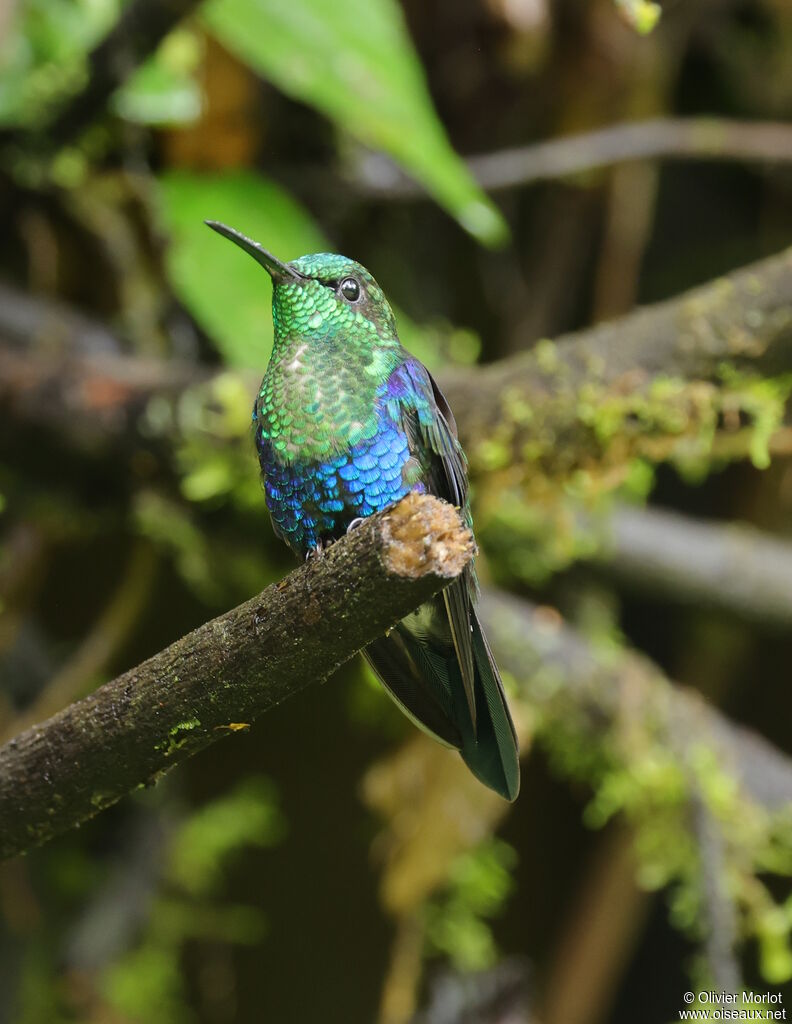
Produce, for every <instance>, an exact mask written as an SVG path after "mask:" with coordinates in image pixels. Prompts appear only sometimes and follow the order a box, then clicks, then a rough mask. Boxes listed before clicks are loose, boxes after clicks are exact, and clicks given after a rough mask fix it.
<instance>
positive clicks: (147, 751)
mask: <svg viewBox="0 0 792 1024" xmlns="http://www.w3.org/2000/svg"><path fill="white" fill-rule="evenodd" d="M474 548H475V546H474V542H473V537H472V534H471V533H470V530H469V529H468V528H467V527H466V526H465V525H464V524H463V523H462V520H461V519H460V517H459V515H458V513H457V512H456V510H455V509H453V508H452V507H451V506H450V505H448V504H446V503H445V502H442V501H440V500H439V499H437V498H433V497H431V496H425V495H410V496H408V497H407V498H405V499H404V500H403V501H402V502H400V503H399V504H398V505H396V506H395V507H394V508H393V509H391V510H389V511H388V512H385V513H383V514H382V515H378V516H373V517H371V518H369V519H367V520H365V521H364V523H363V524H362V525H361V526H360V527H359V529H357V530H354V531H353V532H352V533H351V534H349V535H348V536H346V537H344V538H342V539H341V540H340V541H338V543H337V544H334V545H333V546H332V547H331V548H329V549H328V550H327V551H326V552H325V553H324V555H323V556H322V557H321V558H318V559H315V560H312V561H310V562H308V563H307V564H305V565H303V566H301V567H300V568H299V569H296V570H295V571H294V572H293V573H291V574H290V575H289V576H287V577H286V578H285V579H284V580H282V581H281V582H280V583H278V584H274V585H272V586H270V587H268V588H267V589H266V590H264V591H263V592H262V593H261V594H259V596H258V597H255V598H253V599H252V600H250V601H248V602H247V603H245V604H243V605H240V606H239V607H238V608H235V609H233V610H232V611H230V612H226V614H225V615H221V616H220V617H219V618H217V619H214V620H213V621H211V622H207V623H206V624H205V625H203V626H200V627H199V628H198V629H196V630H195V631H194V632H192V633H189V634H188V635H187V636H185V637H184V638H182V639H181V640H178V641H177V642H176V643H174V644H172V645H171V646H170V647H168V648H167V649H166V650H164V651H162V652H160V653H159V654H156V655H154V657H153V658H150V659H149V660H148V661H146V662H144V663H143V664H142V665H139V666H138V667H137V668H133V669H131V670H130V671H129V672H126V673H124V675H122V676H119V677H118V678H117V679H114V680H113V681H112V682H109V683H107V684H106V685H105V686H102V687H101V688H100V689H98V690H97V691H96V692H95V693H93V694H91V695H90V696H89V697H87V698H85V699H84V700H81V701H79V702H77V703H75V704H71V705H70V706H69V707H67V708H66V709H64V710H63V711H61V712H60V713H58V714H57V715H55V716H54V717H52V718H50V719H49V720H48V721H46V722H44V723H43V724H41V725H37V726H33V727H32V728H31V729H28V730H27V731H26V732H23V733H22V734H21V735H20V736H18V737H16V738H15V739H12V740H10V741H9V742H8V743H7V744H6V745H5V746H3V747H2V748H0V857H10V856H13V855H14V854H16V853H20V852H22V851H24V850H26V849H28V848H30V847H32V846H36V845H38V844H40V843H43V842H45V841H46V840H48V839H51V838H52V837H53V836H55V835H58V834H59V833H61V832H63V831H65V830H66V829H69V828H72V827H74V826H75V825H78V824H79V823H80V822H82V821H85V820H86V819H87V818H90V817H92V816H93V815H94V814H96V813H97V812H98V811H100V810H102V809H103V808H105V807H108V806H110V805H111V804H113V803H115V802H116V801H117V800H118V799H119V798H120V797H122V796H123V795H124V794H125V793H128V792H129V791H130V790H132V789H134V788H136V787H139V786H145V785H147V784H149V783H150V782H152V781H154V780H156V779H157V778H158V776H160V775H161V774H162V773H163V772H165V771H167V770H168V769H169V768H172V767H173V766H174V765H175V764H178V763H179V762H180V761H182V760H184V759H185V758H186V757H189V756H190V755H191V754H194V753H196V752H197V751H198V750H201V749H203V748H204V747H206V746H208V745H209V744H211V743H215V742H216V741H217V740H219V739H222V738H223V737H224V736H228V735H230V734H231V733H232V732H234V730H235V729H238V728H241V727H243V726H244V725H246V724H248V723H250V722H252V721H253V720H254V719H255V718H257V717H258V716H259V715H261V714H262V713H263V712H265V711H267V710H268V709H269V708H271V707H273V706H274V705H276V704H278V703H280V702H281V701H282V700H285V699H286V698H287V697H289V696H291V695H292V694H294V693H296V692H297V691H298V690H300V689H302V688H303V687H305V686H307V685H308V684H310V683H316V682H321V681H323V680H324V679H326V678H327V677H328V676H329V675H330V674H331V673H332V672H334V671H335V669H336V668H338V666H339V665H341V664H342V663H343V662H345V661H347V660H348V659H349V658H351V657H352V655H353V654H355V652H356V651H359V650H360V649H361V648H362V647H364V646H365V645H366V644H368V643H369V642H370V641H372V640H374V639H375V638H376V637H377V636H380V635H382V633H384V632H385V631H386V630H387V629H389V628H390V627H391V626H393V625H394V624H395V623H396V622H398V621H399V620H400V619H402V618H403V617H404V616H405V615H407V614H408V613H409V612H410V611H412V610H413V609H414V608H416V607H417V606H418V605H419V604H421V603H422V602H423V601H425V600H426V599H427V598H429V597H430V596H431V595H432V594H433V593H435V592H437V591H438V590H440V589H442V587H444V586H446V585H447V584H448V583H449V582H450V580H451V579H453V578H455V577H456V576H458V575H459V573H460V572H461V571H462V569H463V568H464V567H465V565H466V564H467V563H468V562H469V561H470V559H471V558H472V557H473V554H474Z"/></svg>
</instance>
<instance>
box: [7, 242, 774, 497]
mask: <svg viewBox="0 0 792 1024" xmlns="http://www.w3.org/2000/svg"><path fill="white" fill-rule="evenodd" d="M35 301H36V300H32V299H29V298H27V297H20V296H16V298H15V301H14V302H13V303H11V304H8V303H7V302H4V303H3V304H2V307H0V434H2V433H3V429H2V428H4V427H7V428H8V432H9V436H12V434H11V431H12V430H14V429H18V428H19V427H20V426H24V427H26V428H28V429H32V430H33V431H34V432H35V431H46V447H47V450H48V451H49V452H52V451H53V446H55V447H56V448H65V449H66V450H69V449H71V450H72V451H74V450H77V451H78V452H79V453H80V455H85V454H86V453H90V454H93V455H94V456H96V457H102V456H104V457H112V464H113V466H114V467H116V468H119V467H120V465H121V464H120V462H119V459H118V455H119V452H123V451H124V450H125V449H126V450H127V451H131V453H132V454H134V453H136V452H138V451H139V450H140V449H141V448H143V449H147V450H148V451H149V452H150V453H152V454H154V456H155V459H156V464H157V465H159V466H160V467H166V468H167V452H168V449H169V447H170V448H172V446H173V445H174V444H178V443H179V442H180V440H181V430H180V427H179V423H180V415H179V408H180V403H181V401H182V397H183V396H184V395H185V392H186V393H187V394H189V395H190V398H191V405H193V406H194V405H195V404H200V403H201V402H202V401H203V402H205V403H208V404H212V405H214V404H217V403H218V402H221V401H222V398H221V395H222V393H223V390H225V392H227V391H228V387H227V386H226V387H225V389H223V386H222V382H226V383H227V381H228V374H224V375H223V376H222V377H217V378H213V377H211V376H209V375H207V373H206V371H205V370H203V369H201V368H195V367H190V366H185V365H180V364H178V363H175V362H173V361H170V362H167V363H164V362H162V363H157V362H154V361H147V362H145V361H142V360H137V359H133V358H129V357H125V356H122V355H120V354H111V353H109V352H108V351H107V345H106V332H104V333H103V335H102V337H103V342H105V344H103V348H104V351H103V352H102V353H101V354H96V352H95V350H94V351H89V350H88V349H87V346H83V345H82V344H80V340H79V338H80V332H79V330H78V329H76V328H75V326H74V317H71V318H69V317H66V318H65V319H64V318H63V317H60V321H61V322H66V323H68V324H70V325H71V327H70V328H69V329H68V330H66V331H65V332H61V334H64V333H65V343H64V344H63V345H61V346H58V344H57V335H56V337H55V339H53V332H52V331H51V330H48V327H47V325H48V324H50V325H51V323H52V316H53V313H54V310H53V309H51V308H49V307H42V309H41V310H40V312H39V314H38V315H37V314H36V310H35V309H34V308H31V307H34V306H35ZM4 308H8V309H10V310H12V311H17V312H16V313H15V315H14V316H13V317H11V318H10V319H11V322H10V323H9V322H7V321H8V320H9V317H8V316H5V315H4V312H3V309H4ZM20 310H21V312H20ZM23 314H24V315H23ZM20 323H24V324H25V325H27V326H26V328H25V330H24V331H22V332H21V333H24V334H25V335H26V340H27V344H25V345H24V346H21V345H20ZM94 333H96V332H94ZM53 340H55V344H53ZM120 350H121V346H120V345H119V346H118V352H120ZM790 374H792V250H788V251H786V252H783V253H781V254H779V255H777V256H773V257H770V258H768V259H766V260H762V261H761V262H759V263H755V264H753V265H751V266H748V267H744V268H742V269H741V270H737V271H735V272H734V273H732V274H729V275H728V276H725V277H723V278H719V279H717V280H715V281H711V282H709V283H708V284H705V285H703V286H701V287H700V288H696V289H693V290H692V291H689V292H686V293H684V294H683V295H681V296H678V297H675V298H673V299H670V300H667V301H665V302H661V303H657V304H656V305H653V306H648V307H646V308H643V309H639V310H637V311H636V312H634V313H631V314H629V315H628V316H625V317H622V318H621V319H619V320H615V321H613V322H611V323H607V324H602V325H599V326H596V327H592V328H589V329H587V330H583V331H579V332H577V333H575V334H569V335H565V336H563V337H561V338H558V339H557V340H556V341H542V342H540V343H539V344H538V345H536V346H534V347H533V348H532V349H530V350H529V351H526V352H524V353H521V354H519V355H516V356H513V357H511V358H509V359H504V360H502V361H500V362H498V363H494V364H492V365H491V366H488V367H483V368H477V369H464V370H449V371H445V372H444V373H442V374H441V375H440V383H441V386H442V387H443V390H444V391H445V392H446V396H447V397H448V399H449V402H450V404H451V407H452V408H453V409H454V412H455V415H456V417H457V422H458V426H459V430H460V437H461V440H462V442H463V445H464V446H465V448H466V450H467V454H468V457H469V459H470V464H471V473H472V475H473V476H477V477H480V478H481V479H482V483H485V484H486V487H485V488H484V490H486V489H487V488H490V487H491V488H492V490H493V492H499V491H500V490H501V489H502V488H503V487H504V486H509V487H511V486H516V487H518V488H520V489H522V490H525V489H530V491H531V495H532V497H535V496H536V495H537V494H538V493H539V492H541V491H542V488H546V487H547V486H549V485H555V484H557V483H558V482H559V481H563V480H566V479H568V478H569V477H570V475H571V474H574V473H576V472H577V471H578V470H580V469H584V470H585V471H586V472H587V473H589V474H590V475H593V476H596V477H597V478H598V479H599V480H600V481H601V482H602V484H603V486H606V487H608V486H613V485H614V483H618V482H619V481H620V479H621V476H620V471H622V470H625V467H627V466H628V465H629V463H630V460H631V459H632V458H633V457H636V456H639V457H642V458H645V459H647V460H648V461H651V462H659V461H664V460H667V459H674V458H686V459H695V458H698V459H700V460H705V461H706V460H707V459H711V458H714V457H722V458H724V459H730V458H744V457H749V456H750V457H752V458H753V459H754V461H756V462H757V463H762V462H763V461H766V459H767V457H768V453H771V452H773V451H789V450H790V449H792V436H790V431H789V430H785V429H784V428H783V425H782V419H783V412H784V405H785V402H786V400H787V398H788V394H789V390H790V388H792V381H791V380H790ZM257 383H258V382H257V381H256V380H254V379H252V378H251V379H250V380H249V381H247V380H245V381H244V382H242V384H241V390H242V393H248V392H249V393H250V394H253V393H254V389H255V387H256V384H257ZM152 402H153V403H155V404H156V416H149V415H148V412H149V411H150V409H151V405H152ZM53 423H55V424H57V426H58V429H57V431H53V429H52V428H53ZM244 443H245V444H249V439H248V438H247V435H246V436H245V439H244ZM485 497H486V495H485Z"/></svg>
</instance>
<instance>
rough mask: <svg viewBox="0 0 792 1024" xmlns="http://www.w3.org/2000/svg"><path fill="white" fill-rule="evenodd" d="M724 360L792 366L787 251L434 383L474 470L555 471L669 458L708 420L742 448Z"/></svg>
mask: <svg viewBox="0 0 792 1024" xmlns="http://www.w3.org/2000/svg"><path fill="white" fill-rule="evenodd" d="M724 366H728V367H730V368H732V369H733V370H734V371H735V372H737V373H740V372H742V373H748V374H750V373H761V374H762V375H764V376H774V375H779V374H784V373H789V372H790V370H792V250H787V251H786V252H784V253H781V254H780V255H778V256H774V257H771V258H769V259H766V260H763V261H761V262H759V263H755V264H753V265H751V266H749V267H745V268H743V269H741V270H738V271H735V272H734V273H732V274H729V275H728V276H727V277H724V278H720V279H718V280H715V281H711V282H709V283H708V284H706V285H703V286H702V287H700V288H696V289H693V290H692V291H690V292H687V293H685V294H684V295H682V296H680V297H678V298H674V299H670V300H668V301H665V302H661V303H657V304H656V305H653V306H648V307H646V308H643V309H639V310H637V311H636V312H634V313H631V314H629V315H628V316H625V317H623V318H621V319H620V320H616V321H613V322H611V323H605V324H602V325H600V326H597V327H593V328H591V329H589V330H585V331H581V332H579V333H576V334H569V335H565V336H563V337H561V338H559V339H558V340H557V341H555V342H549V341H548V342H540V343H539V345H538V346H536V347H535V348H533V349H532V350H530V351H529V352H526V353H523V354H520V355H517V356H514V357H512V358H510V359H506V360H503V361H502V362H499V363H494V364H493V365H492V366H488V367H485V368H482V369H479V370H476V371H473V372H470V371H454V372H450V373H448V374H446V375H444V376H443V378H442V384H443V389H444V391H445V393H446V397H447V398H448V400H449V402H450V404H451V407H452V408H453V409H454V410H455V412H456V414H457V421H458V423H459V428H460V433H461V435H462V437H463V440H464V442H465V444H466V448H467V452H468V456H469V458H470V459H471V469H472V470H473V471H474V472H492V471H501V470H509V471H510V472H511V473H512V474H514V473H517V472H519V467H523V468H525V467H526V466H527V467H528V469H529V471H530V473H531V474H534V475H536V474H539V473H540V474H544V475H547V476H553V477H555V478H557V477H559V476H565V475H567V474H568V473H569V472H571V471H572V470H574V469H576V468H580V467H586V468H588V467H592V466H594V465H597V466H598V468H601V469H602V468H605V469H607V468H608V466H609V465H613V464H614V463H616V462H622V463H623V462H624V461H625V460H626V459H627V458H628V457H629V456H631V455H642V456H645V457H647V458H651V459H662V458H668V457H670V456H671V455H673V454H674V451H675V450H676V449H679V448H681V447H683V446H685V445H687V444H689V443H690V439H691V438H695V437H696V436H697V435H698V434H699V433H700V432H702V431H703V432H706V433H707V435H708V436H709V434H710V431H711V430H712V428H714V430H715V433H716V434H717V435H718V436H719V437H720V438H721V439H722V440H723V441H724V442H725V443H727V442H728V440H729V436H730V435H731V437H732V438H735V439H737V438H741V437H742V449H743V453H745V451H747V449H748V446H749V444H750V438H749V437H746V436H745V435H746V430H745V426H746V423H745V420H747V421H748V425H749V426H750V421H751V416H750V412H749V411H748V410H746V409H743V408H742V406H740V404H739V398H738V397H737V395H738V392H739V384H738V383H735V381H734V380H733V378H730V377H729V375H728V372H727V373H724ZM729 392H731V393H732V396H733V397H734V410H735V412H736V413H737V414H736V415H735V416H733V417H731V420H730V418H729V416H728V409H729ZM746 412H747V415H742V416H741V415H740V414H739V413H743V414H745V413H746ZM716 441H717V438H716Z"/></svg>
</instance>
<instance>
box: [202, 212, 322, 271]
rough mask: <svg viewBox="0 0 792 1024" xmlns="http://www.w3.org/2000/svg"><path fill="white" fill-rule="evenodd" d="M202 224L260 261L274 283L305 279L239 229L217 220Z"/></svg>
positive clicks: (257, 261) (206, 221)
mask: <svg viewBox="0 0 792 1024" xmlns="http://www.w3.org/2000/svg"><path fill="white" fill-rule="evenodd" d="M204 224H206V226H207V227H210V228H211V229H212V231H216V232H217V233H218V235H222V236H223V238H227V239H229V241H231V242H233V243H234V244H235V245H238V246H239V248H240V249H244V250H245V252H246V253H247V254H248V256H252V257H253V259H254V260H255V261H256V263H260V264H261V266H262V267H264V269H265V270H266V271H267V273H268V274H269V276H270V277H271V278H272V280H273V281H274V282H275V284H283V283H284V282H286V281H297V282H299V281H303V280H305V279H304V277H303V275H302V274H299V273H298V272H297V271H296V270H294V269H293V268H292V267H290V266H289V265H288V264H287V263H281V261H280V260H279V259H276V258H275V257H274V256H273V255H272V253H269V252H267V250H266V249H264V248H262V247H261V246H260V245H259V244H258V242H254V241H253V239H252V238H248V237H247V235H243V234H242V232H241V231H235V230H234V228H230V227H228V225H227V224H221V223H220V222H219V221H217V220H205V221H204Z"/></svg>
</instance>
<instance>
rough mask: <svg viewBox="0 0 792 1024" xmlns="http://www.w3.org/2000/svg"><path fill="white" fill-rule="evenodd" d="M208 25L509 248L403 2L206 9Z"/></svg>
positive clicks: (247, 3)
mask: <svg viewBox="0 0 792 1024" xmlns="http://www.w3.org/2000/svg"><path fill="white" fill-rule="evenodd" d="M203 18H204V21H205V23H206V24H207V25H208V27H209V28H210V29H211V31H212V32H213V33H214V34H215V35H216V36H217V38H218V39H220V41H221V42H222V43H223V44H224V45H225V46H226V47H228V49H229V50H231V51H232V52H234V53H235V54H237V55H238V56H239V57H240V58H241V59H243V60H244V61H246V62H247V63H248V64H250V65H251V67H253V68H255V69H256V70H257V71H259V72H260V73H261V74H262V75H263V76H264V77H266V78H268V79H270V80H271V81H273V82H274V83H275V84H276V85H277V86H278V87H279V88H280V89H282V90H283V92H285V93H287V94H288V95H290V96H294V97H295V98H297V99H299V100H302V101H303V102H305V103H309V104H311V105H312V106H315V107H316V108H318V109H319V110H321V111H322V112H323V113H325V114H327V115H328V116H329V117H331V118H333V119H334V120H335V121H336V122H337V123H338V124H339V125H340V126H341V127H342V128H344V129H346V130H347V131H349V132H350V133H351V134H352V135H354V136H356V137H357V138H358V139H360V140H361V141H362V142H363V143H365V144H366V145H368V146H371V147H372V148H375V149H381V150H384V151H386V152H387V153H389V154H390V155H391V156H392V157H393V158H394V159H395V160H397V161H398V162H399V163H400V164H401V165H402V166H403V167H404V168H405V169H406V170H407V171H408V172H409V173H410V174H412V175H413V176H414V177H415V178H416V179H417V180H418V181H420V182H421V183H422V184H423V185H424V186H425V187H426V189H427V190H428V191H429V192H430V193H431V194H432V195H433V196H434V198H435V199H437V201H438V202H439V203H441V204H442V205H443V206H445V207H446V208H447V209H448V210H449V211H450V212H451V213H452V214H453V215H454V216H455V217H456V218H457V220H458V221H459V222H460V223H461V224H462V225H463V226H464V227H465V228H466V229H467V230H468V231H469V232H470V233H471V234H472V235H474V236H475V237H476V238H478V239H479V240H481V241H483V242H486V243H488V244H493V245H494V244H498V243H499V242H502V241H503V240H504V239H505V237H506V234H507V229H506V225H505V223H504V221H503V219H502V217H501V215H500V213H499V212H498V211H497V210H496V208H495V207H494V206H493V205H492V203H491V202H490V201H489V200H488V199H487V197H486V196H485V195H484V193H483V192H482V191H481V190H480V189H479V187H478V185H477V184H476V183H475V181H474V180H473V178H472V176H471V175H470V173H469V172H468V170H467V168H466V167H465V165H464V163H463V162H462V161H461V160H460V159H459V157H458V156H457V155H456V153H454V151H453V149H452V148H451V146H450V144H449V142H448V139H447V137H446V135H445V132H444V130H443V127H442V125H441V124H440V121H439V119H438V117H437V114H436V113H435V110H434V107H433V105H432V101H431V98H430V96H429V92H428V90H427V87H426V81H425V79H424V74H423V69H422V67H421V64H420V61H419V59H418V56H417V54H416V53H415V50H414V48H413V46H412V42H411V40H410V37H409V33H408V31H407V27H406V25H405V23H404V17H403V15H402V12H401V10H400V8H399V5H398V3H396V0H346V2H345V3H344V4H342V5H339V4H338V3H336V2H335V0H209V2H208V3H207V4H206V5H205V6H204V8H203Z"/></svg>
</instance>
